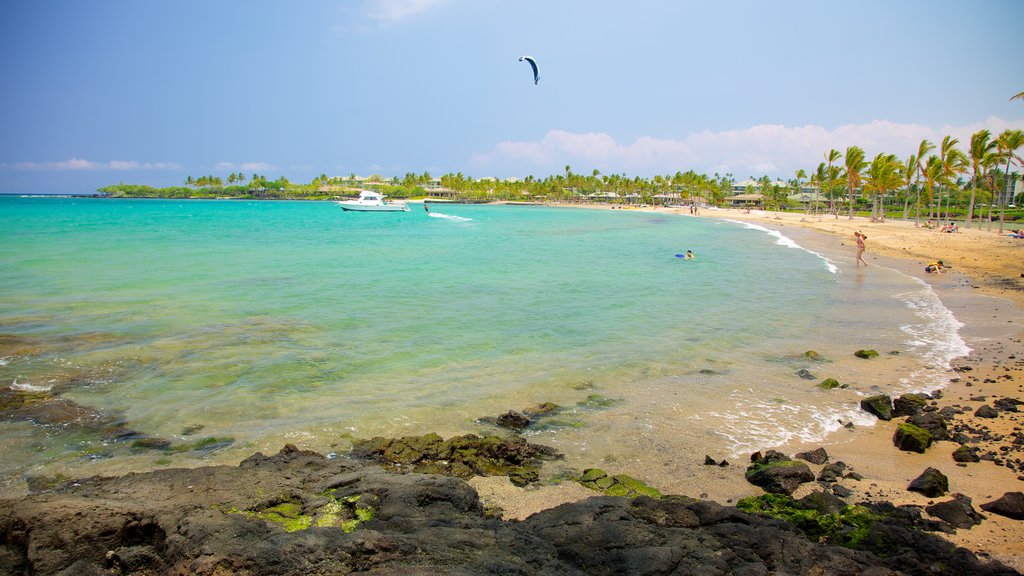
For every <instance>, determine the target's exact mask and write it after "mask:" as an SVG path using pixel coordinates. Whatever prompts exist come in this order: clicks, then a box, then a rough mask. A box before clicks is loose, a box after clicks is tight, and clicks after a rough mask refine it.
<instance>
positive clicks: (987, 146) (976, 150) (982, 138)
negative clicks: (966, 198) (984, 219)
mask: <svg viewBox="0 0 1024 576" xmlns="http://www.w3.org/2000/svg"><path fill="white" fill-rule="evenodd" d="M995 148H996V143H995V142H994V141H993V140H992V133H991V132H989V131H988V130H979V131H977V132H975V133H974V134H972V135H971V150H970V157H971V168H972V172H971V203H970V204H968V205H967V220H966V221H965V222H964V225H965V226H966V227H968V228H970V227H971V220H972V219H973V218H974V200H975V197H976V196H977V194H978V181H979V180H981V170H982V168H983V167H984V165H983V163H984V162H985V158H986V157H989V156H991V154H992V151H993V150H995ZM990 213H991V211H990ZM979 225H980V223H979Z"/></svg>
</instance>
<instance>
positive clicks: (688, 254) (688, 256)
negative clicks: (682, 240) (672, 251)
mask: <svg viewBox="0 0 1024 576" xmlns="http://www.w3.org/2000/svg"><path fill="white" fill-rule="evenodd" d="M694 258H696V256H694V255H693V251H692V250H687V251H686V256H685V259H686V260H693V259H694Z"/></svg>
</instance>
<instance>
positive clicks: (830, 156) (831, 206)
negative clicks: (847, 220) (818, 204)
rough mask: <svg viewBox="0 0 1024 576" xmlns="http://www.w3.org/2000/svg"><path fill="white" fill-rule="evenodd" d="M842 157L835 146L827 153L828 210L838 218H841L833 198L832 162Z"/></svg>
mask: <svg viewBox="0 0 1024 576" xmlns="http://www.w3.org/2000/svg"><path fill="white" fill-rule="evenodd" d="M842 157H843V155H842V154H840V153H839V150H836V149H835V148H833V149H831V150H829V151H828V153H827V154H825V160H827V161H828V210H829V212H832V213H833V214H835V215H836V220H838V219H839V210H836V204H835V202H834V201H833V200H832V179H833V172H832V163H833V162H836V161H838V160H839V159H840V158H842Z"/></svg>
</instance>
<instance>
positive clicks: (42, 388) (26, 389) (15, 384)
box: [10, 378, 53, 392]
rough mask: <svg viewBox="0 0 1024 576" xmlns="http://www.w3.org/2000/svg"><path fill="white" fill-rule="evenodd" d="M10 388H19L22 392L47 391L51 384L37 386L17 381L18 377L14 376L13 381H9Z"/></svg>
mask: <svg viewBox="0 0 1024 576" xmlns="http://www.w3.org/2000/svg"><path fill="white" fill-rule="evenodd" d="M10 388H11V390H21V391H22V392H49V391H50V390H51V389H52V388H53V386H52V385H50V386H37V385H35V384H29V383H28V382H18V379H17V378H15V379H14V382H11V386H10Z"/></svg>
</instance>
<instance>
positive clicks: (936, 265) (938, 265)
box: [924, 260, 946, 274]
mask: <svg viewBox="0 0 1024 576" xmlns="http://www.w3.org/2000/svg"><path fill="white" fill-rule="evenodd" d="M945 266H946V265H945V264H943V263H942V260H936V261H935V262H930V263H928V265H927V266H925V267H924V271H925V272H929V273H931V272H935V273H936V274H942V269H943V268H945Z"/></svg>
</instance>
